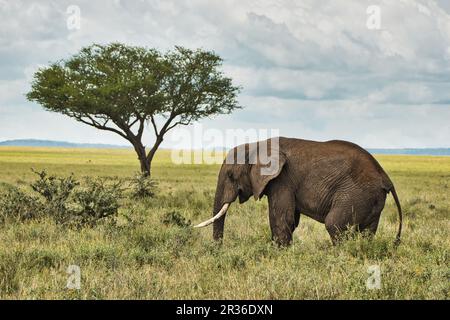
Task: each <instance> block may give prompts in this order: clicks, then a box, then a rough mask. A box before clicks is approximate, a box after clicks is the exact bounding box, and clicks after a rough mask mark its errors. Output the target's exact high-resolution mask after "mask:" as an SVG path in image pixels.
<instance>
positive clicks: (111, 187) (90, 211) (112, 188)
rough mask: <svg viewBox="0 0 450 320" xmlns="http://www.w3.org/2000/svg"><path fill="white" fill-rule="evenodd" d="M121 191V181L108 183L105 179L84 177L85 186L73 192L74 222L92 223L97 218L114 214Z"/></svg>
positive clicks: (117, 207)
mask: <svg viewBox="0 0 450 320" xmlns="http://www.w3.org/2000/svg"><path fill="white" fill-rule="evenodd" d="M122 193H123V189H122V182H121V181H118V182H114V183H109V184H108V183H107V182H106V180H105V179H100V178H98V179H91V178H86V187H84V188H82V189H81V190H76V191H75V194H74V200H75V207H76V208H75V214H74V218H75V220H76V223H77V224H81V225H84V224H89V225H93V224H95V222H96V221H97V220H99V219H102V218H105V217H109V216H114V215H116V214H117V213H118V210H119V207H120V204H119V200H120V199H121V198H122Z"/></svg>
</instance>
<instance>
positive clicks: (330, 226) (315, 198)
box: [196, 137, 402, 246]
mask: <svg viewBox="0 0 450 320" xmlns="http://www.w3.org/2000/svg"><path fill="white" fill-rule="evenodd" d="M269 149H270V155H269V151H268V150H269ZM264 150H266V151H265V153H264ZM264 154H266V156H264ZM239 160H240V161H239ZM274 160H276V161H274ZM274 163H275V164H276V165H273V164H274ZM271 167H275V168H271ZM269 169H271V170H269ZM264 170H265V172H264ZM388 193H392V196H393V198H394V201H395V203H396V206H397V211H398V216H399V226H398V231H397V236H396V240H395V244H396V245H398V244H399V243H400V235H401V231H402V209H401V206H400V201H399V199H398V196H397V193H396V191H395V188H394V185H393V183H392V181H391V180H390V179H389V177H388V175H387V174H386V172H385V171H384V170H383V168H382V167H381V165H380V164H379V163H378V162H377V160H375V158H374V157H373V156H372V155H371V154H370V153H369V152H367V151H366V150H365V149H363V148H361V147H360V146H358V145H356V144H354V143H351V142H347V141H342V140H331V141H325V142H318V141H311V140H303V139H296V138H286V137H276V138H270V139H267V140H262V141H258V142H254V143H246V144H242V145H239V146H237V147H235V148H233V149H231V150H230V151H229V152H228V154H227V156H226V158H225V160H224V162H223V164H222V166H221V168H220V171H219V174H218V181H217V188H216V192H215V198H214V205H213V217H212V218H211V219H209V220H207V221H204V222H202V223H200V224H198V225H196V227H205V226H207V225H210V224H213V238H214V240H218V241H219V242H221V241H222V238H223V232H224V222H225V217H226V213H227V210H228V208H229V206H230V204H231V203H233V202H234V201H235V200H236V199H237V198H239V202H240V203H244V202H246V201H247V200H248V199H249V198H250V197H251V196H253V197H254V198H255V199H256V200H258V199H261V198H262V197H263V196H267V198H268V207H269V224H270V230H271V233H272V240H273V241H274V242H275V243H276V244H278V245H279V246H288V245H290V244H291V243H292V234H293V232H294V230H295V228H297V226H298V224H299V222H300V214H303V215H306V216H308V217H310V218H312V219H314V220H316V221H318V222H321V223H323V224H325V228H326V230H327V231H328V233H329V235H330V237H331V241H332V244H333V245H336V244H337V243H338V242H339V240H340V239H341V238H342V235H343V233H344V232H346V231H347V230H349V229H350V228H352V230H355V231H357V232H363V233H364V234H365V235H369V236H373V235H375V233H376V231H377V228H378V223H379V220H380V216H381V212H382V210H383V208H384V205H385V200H386V195H387V194H388Z"/></svg>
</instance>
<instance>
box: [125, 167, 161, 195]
mask: <svg viewBox="0 0 450 320" xmlns="http://www.w3.org/2000/svg"><path fill="white" fill-rule="evenodd" d="M130 185H131V189H132V191H131V196H132V197H133V198H134V199H145V198H152V197H154V196H155V190H156V182H155V181H154V180H152V179H151V178H150V177H149V176H146V175H145V174H142V173H138V174H137V175H136V176H135V177H134V178H132V179H131V183H130Z"/></svg>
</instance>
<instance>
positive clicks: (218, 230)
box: [213, 185, 229, 241]
mask: <svg viewBox="0 0 450 320" xmlns="http://www.w3.org/2000/svg"><path fill="white" fill-rule="evenodd" d="M223 192H224V190H221V188H220V187H219V185H218V186H217V189H216V196H215V198H214V209H213V215H215V214H216V212H219V210H220V209H221V207H222V206H223V205H225V204H224V203H223V200H222V199H223ZM228 205H229V204H228ZM225 216H226V210H225V212H224V214H223V215H221V216H220V217H219V218H218V219H216V220H215V221H214V225H213V239H214V240H216V241H218V240H222V238H223V228H224V224H225Z"/></svg>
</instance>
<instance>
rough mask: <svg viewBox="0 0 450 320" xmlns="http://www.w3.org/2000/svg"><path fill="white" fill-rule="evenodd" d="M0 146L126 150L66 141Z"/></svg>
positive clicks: (24, 141) (10, 142)
mask: <svg viewBox="0 0 450 320" xmlns="http://www.w3.org/2000/svg"><path fill="white" fill-rule="evenodd" d="M1 146H11V147H13V146H14V147H59V148H97V149H116V148H128V147H127V146H119V145H114V144H101V143H73V142H66V141H51V140H36V139H19V140H7V141H2V142H0V147H1Z"/></svg>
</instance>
